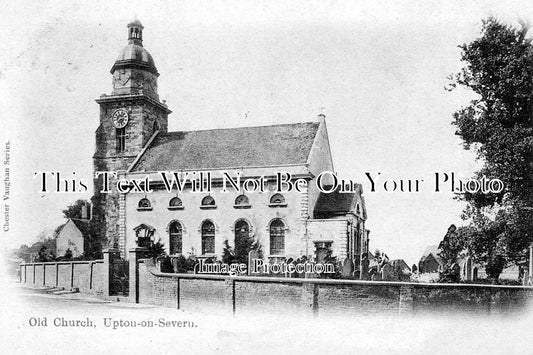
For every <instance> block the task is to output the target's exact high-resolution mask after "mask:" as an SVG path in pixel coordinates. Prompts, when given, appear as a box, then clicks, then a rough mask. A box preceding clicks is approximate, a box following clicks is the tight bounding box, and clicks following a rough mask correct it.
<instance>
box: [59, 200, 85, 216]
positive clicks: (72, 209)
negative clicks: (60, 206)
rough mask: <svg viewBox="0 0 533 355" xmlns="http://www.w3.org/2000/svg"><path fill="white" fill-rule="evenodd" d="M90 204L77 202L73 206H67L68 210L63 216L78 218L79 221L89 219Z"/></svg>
mask: <svg viewBox="0 0 533 355" xmlns="http://www.w3.org/2000/svg"><path fill="white" fill-rule="evenodd" d="M89 206H90V205H89V202H88V201H86V200H77V201H76V202H74V203H73V204H72V205H69V206H67V208H66V209H64V210H63V215H64V216H65V218H67V219H69V218H78V219H82V218H84V219H87V218H88V216H89ZM84 207H85V208H86V209H87V210H86V215H85V216H84V215H83V213H82V210H83V208H84Z"/></svg>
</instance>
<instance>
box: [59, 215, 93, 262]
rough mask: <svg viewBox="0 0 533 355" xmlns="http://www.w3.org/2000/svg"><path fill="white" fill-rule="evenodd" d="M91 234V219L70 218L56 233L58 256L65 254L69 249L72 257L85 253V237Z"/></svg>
mask: <svg viewBox="0 0 533 355" xmlns="http://www.w3.org/2000/svg"><path fill="white" fill-rule="evenodd" d="M88 236H89V221H88V220H84V219H75V218H69V219H68V221H67V223H65V224H64V225H63V227H61V229H60V230H59V231H58V232H57V233H56V256H58V257H59V256H63V255H65V253H66V252H67V250H68V249H70V251H71V252H72V257H76V256H80V255H81V254H83V251H84V245H85V238H87V237H88Z"/></svg>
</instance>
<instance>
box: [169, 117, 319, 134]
mask: <svg viewBox="0 0 533 355" xmlns="http://www.w3.org/2000/svg"><path fill="white" fill-rule="evenodd" d="M309 123H314V124H317V125H318V124H320V123H319V122H315V121H305V122H293V123H277V124H271V125H263V126H242V127H226V128H208V129H196V130H191V131H173V132H166V133H163V132H161V135H165V136H167V135H172V134H179V133H191V132H208V131H229V130H232V129H245V128H266V127H279V126H295V125H300V124H309Z"/></svg>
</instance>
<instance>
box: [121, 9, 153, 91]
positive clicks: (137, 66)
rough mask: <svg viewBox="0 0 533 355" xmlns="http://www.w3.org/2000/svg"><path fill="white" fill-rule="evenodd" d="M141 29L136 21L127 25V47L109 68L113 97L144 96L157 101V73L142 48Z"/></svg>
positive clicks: (139, 23) (149, 56) (148, 55)
mask: <svg viewBox="0 0 533 355" xmlns="http://www.w3.org/2000/svg"><path fill="white" fill-rule="evenodd" d="M143 29H144V27H143V25H142V24H141V21H139V20H137V19H135V20H133V21H132V22H130V23H129V24H128V45H127V46H126V47H124V48H123V49H122V51H121V52H120V54H119V55H118V57H117V60H116V61H115V64H114V65H113V67H112V68H111V74H113V93H112V94H113V95H130V94H145V95H148V96H151V97H154V98H156V99H158V95H157V77H158V76H159V73H158V72H157V68H156V67H155V63H154V59H153V58H152V55H151V54H150V53H149V52H148V51H147V50H146V49H145V48H144V47H143Z"/></svg>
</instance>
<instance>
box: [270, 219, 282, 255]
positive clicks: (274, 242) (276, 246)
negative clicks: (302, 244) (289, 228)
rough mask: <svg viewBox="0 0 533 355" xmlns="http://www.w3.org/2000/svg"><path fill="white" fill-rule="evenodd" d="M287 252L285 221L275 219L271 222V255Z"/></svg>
mask: <svg viewBox="0 0 533 355" xmlns="http://www.w3.org/2000/svg"><path fill="white" fill-rule="evenodd" d="M284 253H285V223H283V221H282V220H281V219H275V220H273V221H272V223H270V255H283V254H284Z"/></svg>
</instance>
